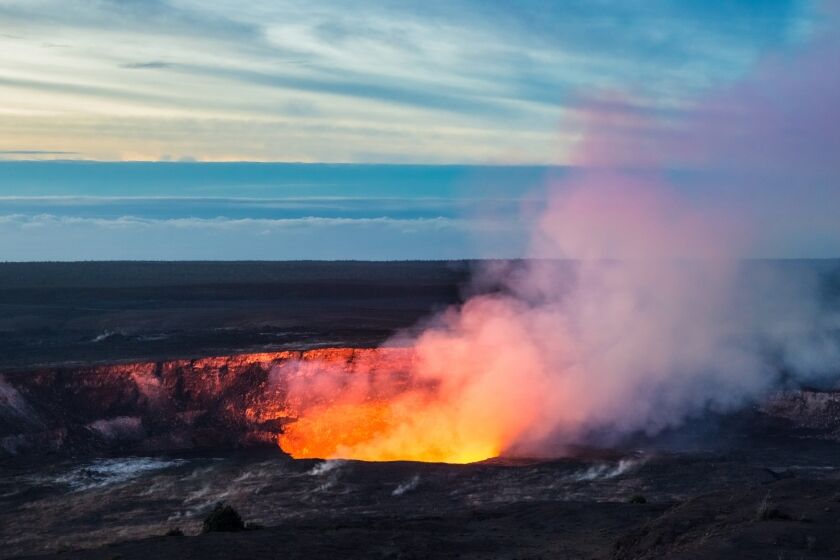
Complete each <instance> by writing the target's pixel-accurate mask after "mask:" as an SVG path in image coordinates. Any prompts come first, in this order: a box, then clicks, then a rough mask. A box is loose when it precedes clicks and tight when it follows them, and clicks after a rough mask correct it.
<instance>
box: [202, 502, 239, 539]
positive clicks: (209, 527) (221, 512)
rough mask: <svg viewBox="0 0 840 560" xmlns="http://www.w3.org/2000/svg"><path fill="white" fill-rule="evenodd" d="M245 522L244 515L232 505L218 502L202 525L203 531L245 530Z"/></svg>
mask: <svg viewBox="0 0 840 560" xmlns="http://www.w3.org/2000/svg"><path fill="white" fill-rule="evenodd" d="M244 530H245V524H244V523H243V522H242V517H240V516H239V513H237V511H236V510H235V509H233V508H232V507H231V506H229V505H227V504H222V503H218V504H216V507H215V508H214V509H213V511H211V512H210V515H208V516H207V517H205V518H204V523H203V524H202V526H201V532H202V533H217V532H233V531H244Z"/></svg>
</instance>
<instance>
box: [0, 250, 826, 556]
mask: <svg viewBox="0 0 840 560" xmlns="http://www.w3.org/2000/svg"><path fill="white" fill-rule="evenodd" d="M471 266H472V264H470V263H390V264H387V263H382V264H370V263H368V264H365V263H237V264H229V263H180V264H179V263H145V264H144V263H110V264H103V263H79V264H69V265H61V264H37V265H34V264H30V265H13V264H5V265H3V264H0V333H1V334H2V336H0V371H3V370H5V372H6V373H5V374H4V375H5V376H6V377H9V378H11V376H12V373H10V372H11V371H12V370H15V371H16V372H17V373H16V374H15V375H25V374H26V372H27V371H29V370H30V369H35V368H44V367H48V368H49V367H54V366H56V365H59V364H61V365H65V366H66V365H68V364H89V363H93V362H96V363H110V362H115V361H121V362H123V361H130V360H137V359H149V360H160V359H167V358H180V357H187V358H189V357H198V356H207V355H228V354H232V353H236V352H244V351H257V350H278V349H283V348H306V347H317V346H338V345H351V346H371V345H375V344H377V343H378V342H381V341H382V340H384V339H386V338H388V337H389V336H390V335H391V334H392V333H393V332H394V331H396V330H399V329H402V328H406V327H409V326H411V325H412V324H414V323H415V322H416V321H417V320H418V319H420V318H422V317H424V316H426V315H427V314H428V313H429V312H430V311H431V310H434V309H437V308H440V307H443V306H445V305H447V304H450V303H453V302H456V301H458V300H459V297H460V295H461V294H462V293H463V292H462V289H463V282H464V281H465V280H466V278H467V276H468V273H469V270H470V267H471ZM796 266H802V265H801V264H799V265H796ZM820 266H825V265H820ZM832 266H834V267H835V268H836V265H832ZM91 383H93V384H95V383H96V380H91ZM2 387H3V386H0V389H2ZM6 387H8V385H7V386H6ZM13 397H15V395H14V394H12V393H8V394H5V393H3V391H2V390H0V405H4V406H7V407H12V408H13V407H14V406H15V405H16V402H18V401H16V400H15V398H13ZM10 410H11V409H10ZM0 412H3V407H2V406H0ZM17 412H18V413H20V412H21V411H20V410H18V411H17ZM803 419H805V420H807V421H802V420H803ZM838 439H840V394H837V393H836V392H831V391H828V392H812V393H809V395H808V396H807V398H804V397H803V398H799V397H795V396H794V397H792V398H789V399H784V400H782V401H780V402H779V403H777V404H776V405H774V406H764V407H755V408H751V409H749V410H746V411H742V412H741V413H738V414H736V415H733V416H730V417H725V418H720V417H716V418H712V417H710V418H706V419H703V420H698V421H697V422H696V423H693V424H692V425H690V426H686V427H683V428H682V429H681V430H680V431H678V432H674V433H669V434H664V435H662V436H661V437H659V438H657V439H656V440H653V441H651V440H647V439H640V440H639V441H636V442H633V443H632V444H628V445H625V446H624V447H622V448H621V449H611V450H593V449H586V450H583V449H576V450H568V453H567V454H566V456H565V458H563V459H553V460H524V459H517V460H513V459H506V460H494V461H490V462H486V463H482V464H474V465H436V464H420V463H407V462H397V463H362V462H342V461H327V462H325V461H318V460H301V461H296V460H292V459H290V458H289V457H287V456H286V455H284V454H283V453H282V452H281V451H280V450H279V449H277V448H272V447H268V448H262V449H255V448H252V449H233V448H230V447H227V448H225V447H220V448H219V449H211V450H208V449H204V450H202V451H200V452H199V451H197V450H196V451H193V452H180V453H174V452H169V453H163V452H154V450H153V449H151V448H150V449H148V452H144V453H142V454H139V455H138V454H134V453H132V454H126V453H124V452H122V453H120V452H118V451H116V450H110V451H109V450H107V449H101V448H97V450H96V451H95V452H94V451H91V448H84V450H82V448H72V447H70V448H68V449H70V451H66V450H65V451H61V452H56V453H53V454H49V455H39V456H34V457H33V456H26V457H23V456H18V457H15V456H12V457H7V458H5V459H2V460H0V557H2V558H17V557H40V558H56V559H63V558H71V559H76V558H79V559H88V558H90V559H103V560H106V559H113V560H116V559H125V560H130V559H142V560H148V559H150V558H155V559H158V558H160V559H173V560H174V559H180V558H196V559H199V558H211V559H213V558H218V559H236V558H242V559H263V558H265V559H269V558H392V559H410V558H417V559H420V558H475V559H478V558H506V559H536V558H560V559H631V558H634V559H636V558H637V559H659V558H685V559H698V560H699V559H710V558H732V559H736V558H737V559H741V558H745V559H751V558H755V559H759V558H760V559H766V558H770V559H774V560H778V559H786V560H787V559H791V560H798V559H803V560H804V559H828V558H840V444H838ZM73 449H76V451H73ZM218 502H226V503H229V504H231V505H232V506H234V507H235V508H236V509H237V510H238V511H239V512H240V513H241V514H242V516H243V518H244V519H245V520H246V521H249V522H252V523H255V524H258V525H260V526H261V528H258V529H255V530H249V531H245V532H238V533H214V534H204V535H200V534H199V532H200V528H201V520H202V519H203V518H204V516H206V515H207V514H208V513H209V512H210V511H211V510H212V509H213V507H214V505H215V504H216V503H218ZM640 502H641V503H640ZM173 529H179V530H180V531H181V532H183V533H184V536H165V534H166V533H167V532H170V531H171V530H173Z"/></svg>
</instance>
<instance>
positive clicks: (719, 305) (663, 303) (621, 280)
mask: <svg viewBox="0 0 840 560" xmlns="http://www.w3.org/2000/svg"><path fill="white" fill-rule="evenodd" d="M821 53H822V51H821V50H820V49H819V48H818V49H817V51H816V52H815V53H813V54H812V57H816V58H817V59H821V56H822V54H821ZM798 64H800V65H801V66H802V67H804V68H810V67H811V66H814V65H809V64H804V65H803V64H801V61H800V62H799V63H798ZM770 68H771V69H772V68H773V67H772V66H770ZM796 70H797V68H790V67H786V66H780V69H779V71H778V72H777V74H778V76H776V77H775V78H774V77H768V70H767V68H766V67H765V68H763V69H762V73H761V74H760V76H758V78H756V80H757V81H758V82H759V83H761V84H766V83H767V82H768V81H772V80H773V79H776V80H777V81H781V83H782V84H783V85H784V89H785V90H786V91H787V90H790V91H793V92H794V93H795V88H796V87H797V86H796V84H798V83H799V79H800V77H797V75H796ZM832 79H834V78H832ZM803 83H808V80H803ZM765 90H767V88H766V87H764V88H757V87H750V83H749V81H747V82H746V83H745V84H744V85H743V86H740V87H738V88H734V89H733V91H735V92H736V93H737V92H746V93H744V94H743V95H742V97H741V98H738V97H733V98H732V99H729V98H727V99H728V102H727V107H728V108H730V109H731V108H732V107H735V106H741V107H745V110H744V111H741V112H739V113H737V114H738V115H740V116H741V117H742V118H743V119H750V118H752V116H751V115H754V114H756V113H755V111H753V110H751V109H750V108H751V107H755V106H763V105H761V99H757V100H756V99H752V98H751V97H749V96H750V95H753V94H755V92H760V91H765ZM756 95H757V94H756ZM718 97H719V96H718ZM791 98H792V99H795V98H796V96H795V95H792V96H791ZM712 99H713V100H716V99H718V98H712ZM627 107H634V105H632V104H629V103H625V102H623V101H621V100H616V99H614V98H612V99H610V100H609V102H604V101H603V100H601V101H599V102H598V103H590V104H588V105H586V106H584V107H583V108H581V109H579V110H578V115H580V116H581V117H582V121H581V122H582V123H583V124H584V125H585V130H586V134H585V135H584V140H583V142H582V143H581V146H580V149H579V151H578V153H577V155H576V157H575V161H574V163H575V164H576V165H575V167H574V168H573V169H575V171H572V172H569V173H567V174H566V175H565V176H563V177H562V178H560V179H557V180H554V181H553V182H552V183H551V184H550V185H548V189H547V195H546V198H545V201H544V209H543V211H542V213H541V215H540V216H539V218H538V219H537V220H536V221H535V222H534V227H533V231H532V236H531V245H530V253H529V257H531V258H530V259H527V260H525V261H522V262H520V263H515V264H513V265H503V266H498V265H497V266H495V267H494V266H490V267H487V269H485V270H484V271H482V272H481V276H483V277H485V278H486V277H488V276H489V277H491V278H492V280H493V282H494V283H495V284H496V285H499V286H501V287H502V289H500V290H497V291H494V292H493V293H484V294H481V295H477V296H474V297H472V298H470V299H469V300H467V301H466V302H465V303H464V304H463V305H461V306H458V307H455V308H452V309H449V310H447V311H446V312H444V313H442V314H441V315H440V316H438V317H436V318H434V319H433V320H432V321H430V323H429V325H428V326H427V327H426V329H425V330H424V331H423V332H421V333H420V334H419V335H416V336H413V337H411V338H406V337H400V338H397V339H395V340H394V341H392V342H391V343H390V344H389V345H386V346H404V347H407V353H408V355H409V357H408V358H407V359H406V360H405V361H404V363H401V364H399V366H396V365H395V366H394V367H391V368H390V369H389V367H388V364H387V363H384V364H379V366H376V367H372V366H371V367H368V366H365V367H363V368H361V370H360V371H358V372H356V373H355V374H353V375H349V376H348V375H347V374H346V372H343V371H338V370H336V369H334V368H331V367H330V366H329V364H326V363H323V364H319V363H317V362H314V363H313V362H309V363H305V364H297V365H295V366H290V367H292V368H293V369H294V371H285V372H284V375H285V376H286V378H287V379H288V383H289V385H288V387H289V399H290V402H292V403H295V409H296V416H297V418H298V419H297V421H296V422H294V423H292V424H290V425H288V426H287V427H286V431H285V433H284V434H283V435H282V436H281V438H280V445H281V447H282V448H283V449H284V450H286V451H287V452H289V453H291V454H292V455H293V456H295V457H321V458H350V459H363V460H417V461H445V462H453V463H466V462H471V461H479V460H482V459H487V458H490V457H494V456H498V455H502V454H529V455H549V454H556V453H562V451H563V448H564V446H567V445H569V444H576V443H587V442H592V441H593V438H596V437H598V438H603V437H608V438H620V437H622V436H624V435H627V434H632V433H639V432H644V433H648V434H655V433H657V432H660V431H662V430H664V429H666V428H669V427H675V426H678V425H679V424H680V423H682V422H684V421H685V420H686V419H687V418H690V417H693V416H697V415H701V414H703V413H705V412H708V411H725V410H729V409H732V408H734V407H737V406H741V405H743V404H745V403H747V402H749V401H751V400H754V399H756V398H760V397H762V396H764V395H766V394H767V392H768V391H771V390H773V389H774V388H777V387H778V386H779V383H780V379H781V377H782V376H781V375H780V373H779V372H780V371H785V372H786V375H787V378H786V379H787V381H788V382H789V381H790V378H791V376H793V382H794V383H795V382H801V381H803V380H813V379H815V378H819V377H822V376H825V375H827V374H832V373H833V374H836V371H837V365H836V364H838V363H840V350H838V346H837V344H836V337H834V338H832V337H831V336H827V335H826V333H830V332H831V331H832V330H834V332H836V331H837V329H838V325H840V323H838V321H837V318H836V317H826V316H824V315H823V312H821V311H820V309H821V306H820V305H819V302H818V301H817V296H816V294H817V290H816V288H815V285H812V283H811V282H812V280H813V279H812V278H806V277H804V276H803V277H797V278H789V277H788V278H781V279H780V278H777V277H776V276H775V275H774V273H773V272H772V271H770V270H759V269H760V267H759V266H758V265H753V266H752V268H751V270H750V273H749V274H746V275H745V274H744V270H743V269H744V267H745V263H744V262H743V261H741V260H740V257H741V256H742V255H745V254H749V253H747V251H748V250H749V244H750V241H751V226H752V225H753V224H750V223H747V219H746V218H745V217H744V216H746V215H749V212H748V211H746V210H745V209H737V211H732V210H730V211H722V210H720V209H719V208H718V209H716V208H715V207H714V205H711V204H705V205H701V204H699V203H697V201H696V199H695V200H692V199H691V197H690V196H689V195H690V193H686V192H684V191H681V190H680V189H678V188H677V187H675V186H673V185H671V184H670V183H669V181H667V180H666V179H665V177H666V176H667V174H666V173H665V172H664V171H658V170H664V169H668V168H669V166H670V165H672V164H673V161H675V160H682V161H684V160H685V157H684V156H685V154H686V150H687V149H688V148H689V147H690V146H706V147H707V148H708V147H709V146H714V145H716V144H719V142H718V139H720V138H723V137H725V136H726V134H727V131H728V130H730V129H731V126H732V123H730V122H723V121H721V122H719V123H718V124H720V126H718V127H716V126H715V122H714V121H711V123H710V121H709V120H708V119H704V118H703V115H704V114H705V113H704V111H706V110H707V107H704V106H703V104H702V103H701V104H700V109H698V111H697V114H689V115H688V117H687V118H686V119H685V121H686V122H685V123H683V124H685V125H686V126H687V127H688V129H687V132H684V133H683V136H682V137H679V138H675V137H674V135H673V134H671V133H668V134H662V131H663V129H662V128H661V127H659V126H658V123H654V122H651V121H650V120H649V119H645V118H644V117H643V116H640V115H639V114H638V113H637V112H635V111H633V110H628V109H627ZM784 109H785V110H784V111H780V112H777V113H778V114H779V115H782V114H783V115H784V116H785V118H791V115H795V114H797V111H804V112H806V113H809V112H812V111H813V110H814V107H813V106H810V105H809V106H801V107H800V106H799V105H792V106H791V107H785V108H784ZM733 114H734V113H733ZM774 114H775V113H774ZM759 117H760V119H761V120H762V122H766V121H767V118H766V115H765V114H764V113H763V112H761V111H759V112H758V113H757V117H756V118H759ZM780 118H781V117H780ZM811 121H813V119H811V120H807V119H805V120H804V121H803V122H806V123H807V122H811ZM698 122H703V123H704V124H703V126H699V125H697V123H698ZM740 124H741V125H743V126H739V128H742V129H744V130H753V129H757V130H765V129H766V127H764V128H762V127H756V126H751V123H748V122H742V123H740ZM820 126H821V125H820ZM669 130H670V129H669ZM617 131H618V132H617ZM633 131H639V132H645V133H646V138H652V139H653V140H652V141H650V142H642V141H638V142H637V141H636V139H635V138H634V137H633ZM652 131H653V133H652V134H651V132H652ZM818 137H821V136H818ZM767 143H772V140H771V139H767V138H756V139H755V142H743V143H742V145H740V149H741V151H742V152H743V151H744V150H747V149H749V147H750V146H751V145H753V144H754V145H756V146H758V147H757V149H756V153H755V154H751V156H752V157H747V156H746V155H745V154H741V156H743V158H744V160H750V161H752V162H753V163H755V161H756V160H758V162H759V163H762V162H764V160H762V159H761V158H762V157H769V158H771V159H772V160H773V161H772V162H770V161H767V162H764V163H767V168H778V166H779V163H780V162H779V161H778V160H779V159H780V158H782V157H783V155H782V154H778V153H776V152H773V151H771V150H768V149H765V148H766V144H767ZM670 145H673V146H675V148H671V146H670ZM698 154H699V155H698V156H697V157H698V158H703V157H706V158H718V155H716V152H715V150H713V149H705V150H703V151H702V153H701V152H698ZM768 154H769V155H768ZM725 157H729V156H728V155H725V156H721V157H720V158H718V159H725ZM832 157H833V156H832ZM694 159H695V162H694V163H698V162H697V161H696V159H697V158H694ZM699 163H700V164H702V165H707V164H710V163H713V162H709V161H701V162H699ZM825 163H826V165H828V164H830V165H831V166H834V165H836V163H834V162H833V160H832V161H831V162H825ZM640 167H642V168H644V169H645V171H639V168H640ZM627 169H634V170H633V171H627ZM745 279H748V280H745ZM745 283H746V285H745ZM383 359H384V358H383ZM384 361H385V362H387V361H388V360H387V359H386V360H384Z"/></svg>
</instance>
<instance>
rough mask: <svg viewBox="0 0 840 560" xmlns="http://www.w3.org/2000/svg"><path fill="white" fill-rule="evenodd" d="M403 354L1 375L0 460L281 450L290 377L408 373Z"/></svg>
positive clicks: (291, 408)
mask: <svg viewBox="0 0 840 560" xmlns="http://www.w3.org/2000/svg"><path fill="white" fill-rule="evenodd" d="M410 360H411V354H410V351H409V350H405V349H399V348H395V349H353V348H328V349H319V350H309V351H305V352H294V351H289V352H277V353H263V354H244V355H235V356H221V357H211V358H203V359H197V360H174V361H164V362H139V363H132V364H118V365H110V366H108V365H106V366H92V367H78V368H56V369H48V370H38V371H30V372H19V373H13V374H6V375H5V376H3V377H0V455H7V456H8V455H29V454H36V453H37V454H43V453H46V452H57V453H68V452H72V453H76V452H82V453H83V452H86V451H94V450H97V451H102V450H119V451H132V452H140V451H143V452H150V451H162V450H183V449H197V448H220V447H236V446H246V445H276V444H277V438H278V435H279V434H280V433H281V431H282V427H283V425H284V424H285V423H287V422H289V421H293V420H294V418H295V414H296V410H295V404H296V403H294V402H290V401H289V399H288V398H287V394H288V384H287V379H288V376H289V375H293V374H294V373H295V372H296V371H299V370H300V368H299V367H298V366H299V365H301V364H306V363H308V362H318V363H319V366H318V367H321V366H323V367H329V368H330V369H331V370H332V371H337V372H339V373H342V374H347V375H366V376H375V375H378V374H380V373H390V372H394V371H405V370H406V369H407V367H408V364H409V363H410Z"/></svg>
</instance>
